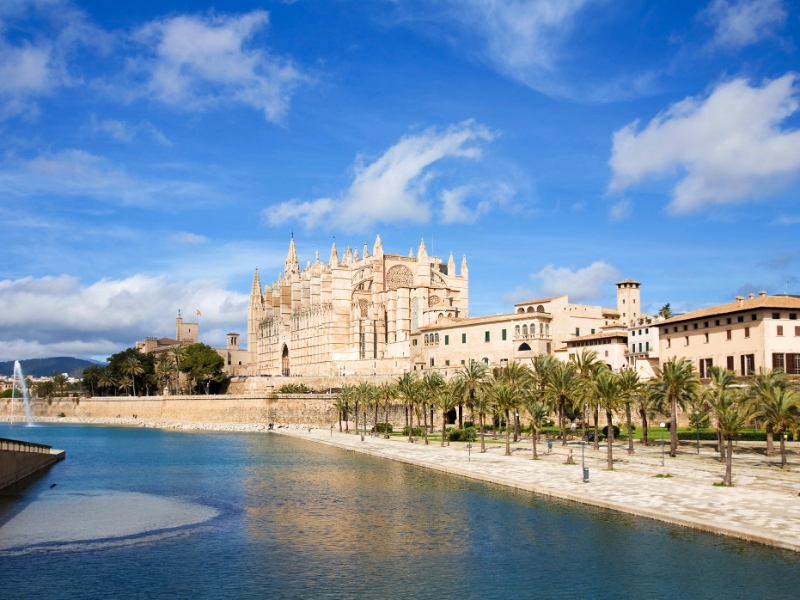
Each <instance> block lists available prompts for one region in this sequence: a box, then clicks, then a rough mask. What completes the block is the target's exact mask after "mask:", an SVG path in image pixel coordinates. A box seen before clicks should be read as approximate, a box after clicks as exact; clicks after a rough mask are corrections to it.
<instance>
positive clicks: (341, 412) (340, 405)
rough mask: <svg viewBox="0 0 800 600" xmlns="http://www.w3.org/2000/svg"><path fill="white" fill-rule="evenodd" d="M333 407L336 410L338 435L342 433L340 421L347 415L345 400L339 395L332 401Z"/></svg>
mask: <svg viewBox="0 0 800 600" xmlns="http://www.w3.org/2000/svg"><path fill="white" fill-rule="evenodd" d="M333 407H334V408H335V409H336V414H337V415H338V417H339V433H341V432H342V419H344V418H345V417H346V415H347V409H348V406H347V398H345V397H344V395H343V394H340V395H339V397H338V398H336V399H335V400H334V401H333Z"/></svg>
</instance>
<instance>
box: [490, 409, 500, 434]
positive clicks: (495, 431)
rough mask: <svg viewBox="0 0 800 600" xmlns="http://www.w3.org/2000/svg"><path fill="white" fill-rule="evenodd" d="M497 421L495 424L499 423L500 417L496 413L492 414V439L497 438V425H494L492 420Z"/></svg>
mask: <svg viewBox="0 0 800 600" xmlns="http://www.w3.org/2000/svg"><path fill="white" fill-rule="evenodd" d="M495 421H497V425H498V426H499V425H500V419H499V418H498V417H497V413H495V414H494V415H492V439H493V440H496V439H497V426H495V424H494V422H495Z"/></svg>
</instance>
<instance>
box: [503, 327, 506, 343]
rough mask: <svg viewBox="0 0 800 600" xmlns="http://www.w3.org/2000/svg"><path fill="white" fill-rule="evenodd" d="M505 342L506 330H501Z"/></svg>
mask: <svg viewBox="0 0 800 600" xmlns="http://www.w3.org/2000/svg"><path fill="white" fill-rule="evenodd" d="M505 340H506V330H505V329H503V341H505Z"/></svg>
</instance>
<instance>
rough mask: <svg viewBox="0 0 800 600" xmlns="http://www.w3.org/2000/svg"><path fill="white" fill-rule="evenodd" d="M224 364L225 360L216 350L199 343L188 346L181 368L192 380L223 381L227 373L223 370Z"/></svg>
mask: <svg viewBox="0 0 800 600" xmlns="http://www.w3.org/2000/svg"><path fill="white" fill-rule="evenodd" d="M224 366H225V360H224V359H223V358H222V357H221V356H220V355H219V354H217V351H216V350H214V349H213V348H212V347H211V346H207V345H206V344H199V343H198V344H190V345H188V346H186V356H185V357H184V359H183V361H181V363H180V370H181V372H183V373H185V374H186V376H187V377H188V378H189V379H190V380H191V381H197V382H198V383H200V382H203V381H206V382H209V383H210V382H211V381H214V382H216V383H221V382H222V381H223V380H224V379H225V373H224V372H223V371H222V369H223V368H224ZM206 393H208V388H206Z"/></svg>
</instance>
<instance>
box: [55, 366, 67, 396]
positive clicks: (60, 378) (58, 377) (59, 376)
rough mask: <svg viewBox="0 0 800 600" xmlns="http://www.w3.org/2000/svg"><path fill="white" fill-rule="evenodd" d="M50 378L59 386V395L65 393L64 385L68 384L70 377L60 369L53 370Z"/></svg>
mask: <svg viewBox="0 0 800 600" xmlns="http://www.w3.org/2000/svg"><path fill="white" fill-rule="evenodd" d="M50 379H51V380H52V381H53V385H54V386H55V387H57V388H58V395H59V396H63V395H64V386H65V385H66V384H67V381H69V379H68V378H67V377H66V376H65V375H64V374H63V373H59V372H58V371H53V373H52V374H51V375H50Z"/></svg>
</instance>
